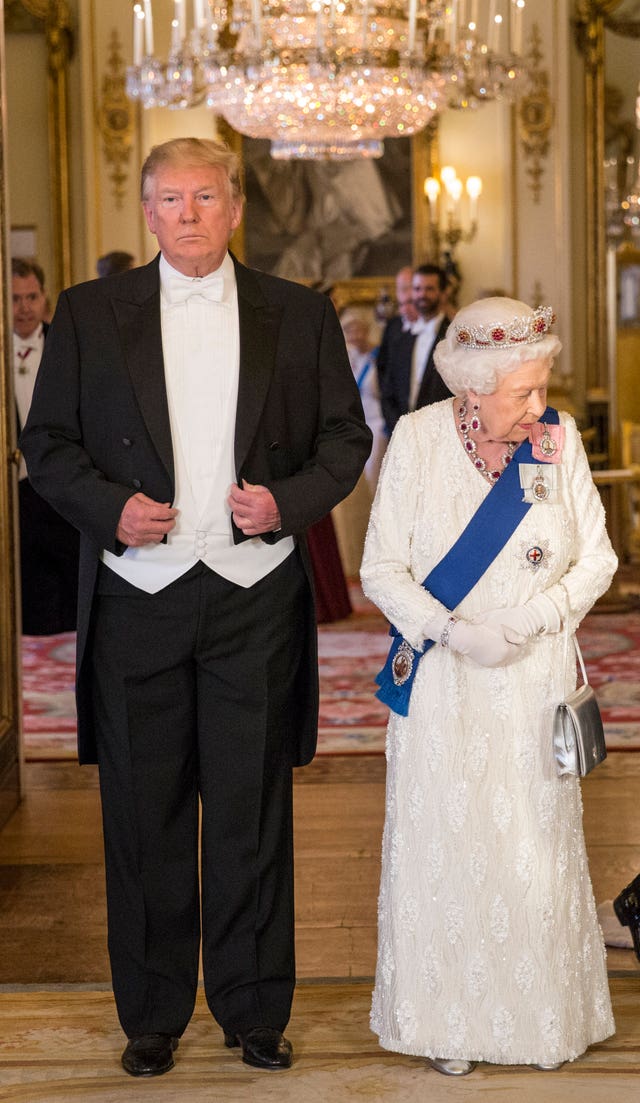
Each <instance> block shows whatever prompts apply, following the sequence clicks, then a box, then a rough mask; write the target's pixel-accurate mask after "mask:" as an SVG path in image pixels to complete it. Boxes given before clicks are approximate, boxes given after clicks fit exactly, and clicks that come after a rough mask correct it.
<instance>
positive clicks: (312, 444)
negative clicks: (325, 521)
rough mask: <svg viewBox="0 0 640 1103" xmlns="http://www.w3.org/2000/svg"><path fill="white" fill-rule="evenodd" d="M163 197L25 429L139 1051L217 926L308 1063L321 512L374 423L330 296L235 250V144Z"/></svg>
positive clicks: (162, 1055)
mask: <svg viewBox="0 0 640 1103" xmlns="http://www.w3.org/2000/svg"><path fill="white" fill-rule="evenodd" d="M142 201H143V207H144V213H145V217H146V220H147V224H148V227H149V229H150V230H151V232H152V233H153V234H155V235H156V237H157V239H158V243H159V245H160V256H159V257H156V259H155V260H154V261H152V262H151V263H150V264H148V265H146V266H144V267H142V268H137V269H134V270H132V271H129V272H125V273H122V274H120V275H116V276H111V277H107V278H106V279H101V280H97V281H93V282H91V283H85V284H80V285H78V286H76V287H72V288H70V289H69V290H68V291H66V292H63V294H62V295H61V296H60V299H59V302H58V306H57V309H56V314H55V317H54V319H53V322H52V325H51V330H50V334H49V339H48V342H47V349H46V352H45V356H44V360H43V364H42V369H41V372H40V375H39V378H38V383H37V386H36V391H35V394H34V400H33V404H32V409H31V414H30V417H29V421H28V423H27V426H26V429H25V431H24V433H23V437H22V444H23V448H24V452H25V455H26V457H27V463H28V464H29V471H30V475H31V477H32V479H33V481H34V483H35V484H36V486H37V487H38V489H39V491H40V492H41V493H42V494H43V495H45V496H46V497H48V498H49V500H50V501H51V502H52V503H53V504H54V505H55V506H56V508H59V509H60V510H61V512H63V513H64V514H65V516H66V517H67V518H68V519H69V520H70V521H72V522H73V524H75V525H76V526H77V527H78V528H79V530H80V533H81V563H80V601H79V610H80V617H79V625H78V736H79V753H80V760H81V762H91V761H96V760H97V761H98V763H99V769H100V786H101V794H102V808H103V821H104V834H105V858H106V871H107V902H108V920H109V951H110V958H111V970H112V977H113V987H114V994H115V999H116V1004H117V1008H118V1013H119V1016H120V1021H121V1023H122V1026H123V1029H124V1031H125V1033H126V1034H127V1036H128V1039H129V1041H128V1044H127V1046H126V1048H125V1051H124V1053H123V1057H122V1061H123V1065H124V1067H125V1069H126V1071H127V1072H129V1073H130V1074H131V1075H133V1076H152V1075H158V1074H160V1073H163V1072H166V1071H167V1070H168V1069H169V1068H171V1067H172V1065H173V1051H174V1050H175V1048H176V1046H177V1043H178V1039H179V1037H180V1036H181V1034H182V1033H183V1031H184V1030H185V1028H186V1026H187V1023H188V1022H189V1019H190V1017H191V1014H192V1011H193V1006H194V1002H195V997H196V988H197V981H198V953H199V947H200V926H201V922H202V960H203V971H204V985H205V993H206V997H207V1001H208V1004H209V1007H210V1009H211V1011H212V1013H213V1015H214V1017H215V1018H216V1019H217V1021H218V1022H219V1023H220V1025H221V1026H222V1029H223V1031H224V1038H225V1042H226V1044H227V1045H228V1046H230V1047H232V1046H239V1047H241V1051H242V1056H243V1059H244V1060H245V1061H246V1062H247V1063H248V1064H251V1065H254V1066H256V1067H258V1068H287V1067H288V1066H289V1065H290V1063H291V1046H290V1044H289V1042H288V1041H287V1039H286V1038H285V1037H284V1035H283V1031H284V1028H285V1026H286V1023H287V1021H288V1019H289V1013H290V1007H291V1000H292V996H293V989H294V984H295V968H294V929H293V864H292V824H291V821H292V815H291V789H292V785H291V767H292V766H294V765H301V764H304V763H307V762H309V760H310V759H311V758H312V756H313V753H314V750H315V741H316V727H317V706H318V675H317V661H316V631H315V616H314V608H313V597H312V590H311V570H310V564H309V560H308V555H307V551H306V546H305V536H304V533H305V529H306V528H307V527H308V526H309V525H311V524H313V523H314V522H315V521H317V520H318V519H319V518H321V517H323V516H324V515H325V514H327V513H328V511H329V510H330V509H332V508H333V506H334V505H336V503H337V502H339V501H340V500H341V499H342V498H343V497H345V496H346V495H347V494H348V493H349V492H350V490H351V489H352V487H353V486H354V484H355V482H356V480H357V478H358V476H359V474H360V472H361V470H362V467H363V465H364V462H365V460H366V458H367V455H368V453H369V449H370V443H371V434H370V432H369V430H368V429H367V428H366V425H365V421H364V417H363V413H362V406H361V403H360V399H359V396H358V390H357V387H356V384H355V382H354V379H353V375H352V372H351V369H350V366H349V360H348V358H347V354H346V349H345V345H344V339H343V337H342V333H341V330H340V325H339V323H338V320H337V317H336V315H335V311H334V309H333V307H332V305H331V303H330V301H329V299H328V298H326V297H325V296H323V295H320V294H318V293H316V292H313V291H310V290H309V289H307V288H305V287H302V286H299V285H297V284H293V283H289V282H287V281H284V280H281V279H276V278H275V277H271V276H268V275H265V274H264V273H260V272H255V271H252V270H250V269H248V268H245V267H244V266H243V265H242V264H240V263H238V262H237V261H236V260H235V258H233V257H232V255H231V254H230V253H229V252H228V250H227V245H228V241H229V239H230V237H231V234H232V232H233V231H234V230H235V229H236V227H237V226H238V225H239V223H240V220H241V216H242V202H243V196H242V192H241V185H240V177H239V165H238V163H237V158H236V156H235V154H233V153H232V152H231V151H229V150H228V149H227V147H226V146H224V145H222V144H221V143H218V142H213V141H202V140H200V139H195V138H186V139H176V140H174V141H171V142H166V143H164V144H163V145H160V146H156V147H155V148H154V149H153V150H152V151H151V154H150V155H149V157H148V158H147V160H146V162H145V164H144V166H143V170H142ZM199 808H200V814H201V821H202V826H201V831H200V842H201V849H202V858H201V869H200V875H199V872H198V816H199ZM201 917H202V921H201Z"/></svg>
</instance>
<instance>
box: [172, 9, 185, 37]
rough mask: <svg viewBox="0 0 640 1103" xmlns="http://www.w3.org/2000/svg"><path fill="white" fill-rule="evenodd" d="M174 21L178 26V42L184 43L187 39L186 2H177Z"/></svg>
mask: <svg viewBox="0 0 640 1103" xmlns="http://www.w3.org/2000/svg"><path fill="white" fill-rule="evenodd" d="M173 21H174V23H177V24H178V41H179V43H182V42H184V40H185V38H186V37H187V25H186V13H185V9H184V0H175V3H174V7H173Z"/></svg>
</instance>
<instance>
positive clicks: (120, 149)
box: [97, 28, 134, 210]
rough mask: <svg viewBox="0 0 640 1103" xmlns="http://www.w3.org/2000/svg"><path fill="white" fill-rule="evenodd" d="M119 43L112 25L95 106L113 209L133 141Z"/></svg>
mask: <svg viewBox="0 0 640 1103" xmlns="http://www.w3.org/2000/svg"><path fill="white" fill-rule="evenodd" d="M121 49H122V44H121V42H120V38H119V37H118V32H117V30H116V29H115V28H114V29H113V30H112V32H111V38H110V40H109V60H108V63H107V66H108V71H107V72H106V73H105V75H104V77H103V78H102V98H101V101H100V105H99V107H98V120H97V121H98V128H99V130H100V134H101V136H102V141H103V152H104V156H105V159H106V161H107V162H108V164H109V165H111V172H110V173H109V179H110V180H111V183H112V185H113V188H112V191H113V196H114V199H115V204H116V208H117V209H118V210H120V209H121V208H122V205H123V202H124V198H125V193H126V186H127V181H128V178H129V173H128V171H127V169H128V163H129V157H130V155H131V147H132V144H133V129H134V126H133V106H132V104H131V101H130V100H129V99H128V98H127V95H126V92H125V86H126V69H125V64H124V59H123V56H122V53H121Z"/></svg>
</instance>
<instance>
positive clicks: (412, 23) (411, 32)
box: [407, 0, 418, 54]
mask: <svg viewBox="0 0 640 1103" xmlns="http://www.w3.org/2000/svg"><path fill="white" fill-rule="evenodd" d="M417 9H418V4H417V0H409V26H408V29H407V51H408V53H409V54H412V53H413V51H414V50H415V47H416V19H417V14H418V10H417Z"/></svg>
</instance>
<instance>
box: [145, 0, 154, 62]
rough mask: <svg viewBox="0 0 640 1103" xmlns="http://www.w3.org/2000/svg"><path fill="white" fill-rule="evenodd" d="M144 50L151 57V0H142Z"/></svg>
mask: <svg viewBox="0 0 640 1103" xmlns="http://www.w3.org/2000/svg"><path fill="white" fill-rule="evenodd" d="M144 52H145V54H146V55H147V57H153V12H152V10H151V0H144Z"/></svg>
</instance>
